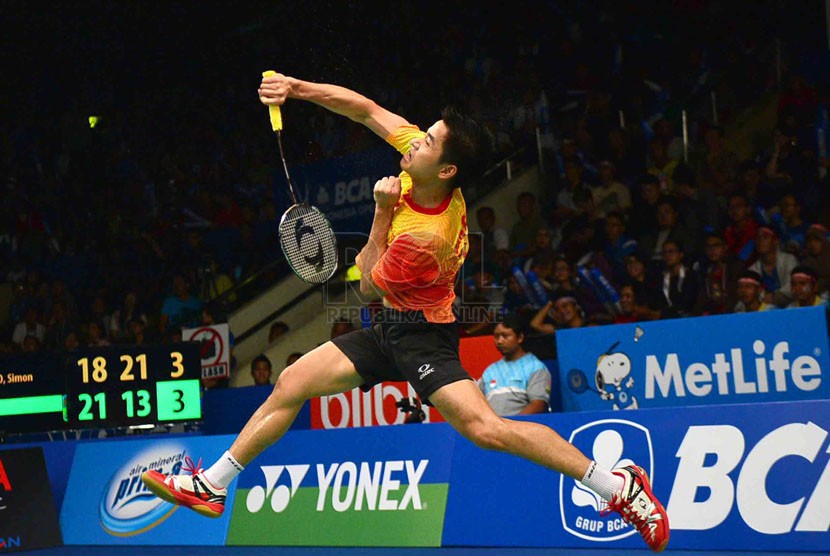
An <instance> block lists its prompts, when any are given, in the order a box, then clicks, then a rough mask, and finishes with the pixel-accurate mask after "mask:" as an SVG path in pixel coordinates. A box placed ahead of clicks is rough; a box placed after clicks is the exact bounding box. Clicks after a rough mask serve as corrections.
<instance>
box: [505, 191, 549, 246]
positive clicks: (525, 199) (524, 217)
mask: <svg viewBox="0 0 830 556" xmlns="http://www.w3.org/2000/svg"><path fill="white" fill-rule="evenodd" d="M516 211H517V212H518V213H519V220H518V221H517V222H516V223H515V224H513V228H512V229H511V230H510V251H511V256H512V257H514V258H519V259H523V258H525V257H527V256H528V255H529V254H530V251H531V250H532V249H533V243H534V240H535V239H536V232H537V231H538V230H539V228H544V227H545V223H544V222H543V221H542V218H541V217H540V216H539V213H538V211H537V210H536V196H535V195H533V193H530V192H528V191H524V192H522V193H519V196H518V197H517V198H516Z"/></svg>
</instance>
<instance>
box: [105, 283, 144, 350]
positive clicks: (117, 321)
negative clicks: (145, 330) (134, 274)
mask: <svg viewBox="0 0 830 556" xmlns="http://www.w3.org/2000/svg"><path fill="white" fill-rule="evenodd" d="M134 318H137V319H139V320H141V321H143V322H144V326H147V315H146V314H144V312H143V310H142V309H141V307H139V303H138V294H137V293H136V292H135V291H134V290H130V291H128V292H127V293H126V294H125V295H124V302H123V303H122V305H121V307H120V308H118V309H116V310H115V311H114V312H113V313H112V318H111V319H110V331H109V336H110V338H112V339H113V340H115V341H123V340H124V339H125V338H126V337H127V336H128V335H129V331H128V327H129V324H130V321H131V320H133V319H134Z"/></svg>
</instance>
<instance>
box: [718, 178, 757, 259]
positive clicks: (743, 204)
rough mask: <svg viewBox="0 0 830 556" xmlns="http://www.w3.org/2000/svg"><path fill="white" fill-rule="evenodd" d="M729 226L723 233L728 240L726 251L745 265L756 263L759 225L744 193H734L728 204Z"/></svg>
mask: <svg viewBox="0 0 830 556" xmlns="http://www.w3.org/2000/svg"><path fill="white" fill-rule="evenodd" d="M727 211H728V214H729V225H728V226H726V230H724V232H723V236H724V238H725V239H726V249H727V251H728V252H729V254H730V255H734V256H736V257H738V259H740V260H741V261H743V262H744V263H748V264H751V263H753V262H755V261H754V258H753V250H754V249H755V233H756V232H757V230H758V223H757V222H756V221H755V219H754V218H752V213H751V209H750V207H749V201H748V200H747V198H746V195H745V194H743V193H733V194H732V195H730V196H729V203H728V204H727Z"/></svg>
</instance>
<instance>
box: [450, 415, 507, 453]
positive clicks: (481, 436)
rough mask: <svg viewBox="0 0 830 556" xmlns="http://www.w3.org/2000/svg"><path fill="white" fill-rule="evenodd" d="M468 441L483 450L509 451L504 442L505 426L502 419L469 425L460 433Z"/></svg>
mask: <svg viewBox="0 0 830 556" xmlns="http://www.w3.org/2000/svg"><path fill="white" fill-rule="evenodd" d="M460 432H461V433H462V434H463V435H464V436H465V437H466V438H467V439H468V440H470V441H471V442H472V443H473V444H475V445H476V446H478V447H479V448H481V449H483V450H494V451H497V452H503V451H505V450H506V449H507V445H506V443H505V442H504V437H503V434H502V433H503V432H504V424H503V422H502V419H501V418H499V419H494V420H491V421H487V422H485V421H475V422H474V423H469V424H467V425H466V426H465V427H464V428H463V430H461V431H460Z"/></svg>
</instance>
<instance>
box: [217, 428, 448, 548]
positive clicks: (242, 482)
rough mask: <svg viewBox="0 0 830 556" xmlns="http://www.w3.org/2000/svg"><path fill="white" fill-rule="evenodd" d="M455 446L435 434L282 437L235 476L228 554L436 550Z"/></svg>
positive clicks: (403, 431)
mask: <svg viewBox="0 0 830 556" xmlns="http://www.w3.org/2000/svg"><path fill="white" fill-rule="evenodd" d="M454 442H455V433H454V432H453V431H452V429H451V428H450V427H449V425H442V424H435V425H403V426H400V427H370V428H361V429H345V430H332V431H296V432H289V433H288V434H286V435H285V437H283V439H282V440H281V441H280V442H279V443H278V444H277V445H275V446H273V447H271V448H269V449H268V450H266V451H265V452H264V453H263V454H262V455H261V456H259V457H258V458H257V459H256V460H255V461H254V462H253V463H252V464H251V465H249V466H248V467H246V468H245V471H244V472H243V473H242V474H241V475H240V476H239V479H238V484H237V490H236V498H235V500H234V503H233V515H232V518H231V524H230V530H229V531H228V541H227V544H229V545H264V546H269V545H271V546H441V531H442V530H443V528H444V510H445V507H446V503H447V493H448V487H449V485H448V482H449V475H450V461H451V459H452V452H453V445H454ZM227 511H228V510H226V512H227Z"/></svg>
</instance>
